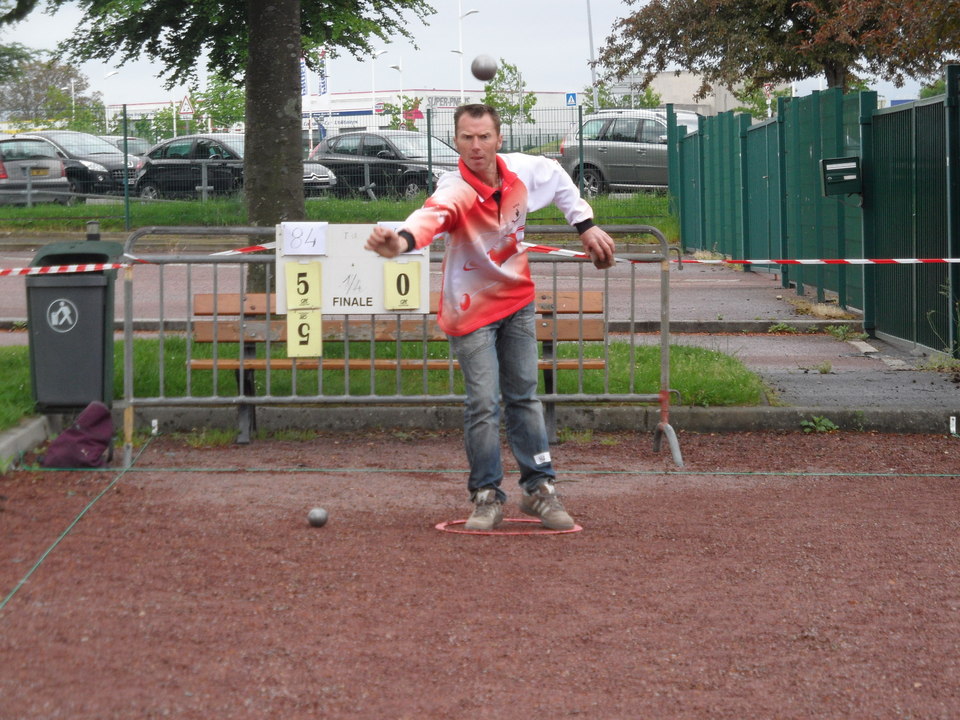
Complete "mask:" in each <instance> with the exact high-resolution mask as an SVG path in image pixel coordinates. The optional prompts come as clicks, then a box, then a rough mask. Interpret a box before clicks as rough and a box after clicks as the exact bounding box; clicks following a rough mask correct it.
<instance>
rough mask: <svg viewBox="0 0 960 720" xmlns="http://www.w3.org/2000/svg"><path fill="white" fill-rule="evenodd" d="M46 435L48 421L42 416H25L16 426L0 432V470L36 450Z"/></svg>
mask: <svg viewBox="0 0 960 720" xmlns="http://www.w3.org/2000/svg"><path fill="white" fill-rule="evenodd" d="M48 437H50V423H49V421H48V420H47V418H46V417H43V416H38V417H31V418H25V419H24V420H22V421H21V422H20V424H19V425H18V426H17V427H15V428H11V429H9V430H6V431H4V432H2V433H0V472H6V470H7V468H8V467H9V466H10V465H11V464H12V462H13V461H15V460H17V459H19V458H20V457H21V456H22V455H23V454H24V453H27V452H30V451H32V450H36V449H37V448H38V447H40V446H41V445H43V443H45V442H46V441H47V438H48Z"/></svg>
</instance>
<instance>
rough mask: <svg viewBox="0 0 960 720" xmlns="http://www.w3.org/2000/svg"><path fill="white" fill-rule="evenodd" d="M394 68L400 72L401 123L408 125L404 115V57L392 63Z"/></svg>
mask: <svg viewBox="0 0 960 720" xmlns="http://www.w3.org/2000/svg"><path fill="white" fill-rule="evenodd" d="M390 68H391V69H392V70H396V71H397V72H398V73H400V125H402V126H404V127H405V126H406V118H405V117H404V115H403V58H400V62H398V63H397V64H396V65H391V66H390Z"/></svg>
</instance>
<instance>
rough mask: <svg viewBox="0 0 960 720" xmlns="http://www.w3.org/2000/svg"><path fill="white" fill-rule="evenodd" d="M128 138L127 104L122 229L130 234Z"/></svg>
mask: <svg viewBox="0 0 960 720" xmlns="http://www.w3.org/2000/svg"><path fill="white" fill-rule="evenodd" d="M129 136H130V132H129V128H128V127H127V104H126V103H124V104H123V164H124V165H125V166H126V167H125V168H124V171H123V229H124V230H125V231H127V232H130V175H129V165H128V163H129V162H130V159H129V158H130V153H129V152H128V150H129V148H128V147H127V138H128V137H129Z"/></svg>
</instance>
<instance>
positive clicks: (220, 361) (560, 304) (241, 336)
mask: <svg viewBox="0 0 960 720" xmlns="http://www.w3.org/2000/svg"><path fill="white" fill-rule="evenodd" d="M438 305H439V295H438V294H437V293H432V294H431V297H430V308H431V315H429V316H423V315H413V316H409V317H400V319H399V320H397V319H394V317H393V316H392V315H391V316H390V318H389V319H388V318H387V316H385V315H381V316H378V319H376V320H375V321H373V322H371V320H370V318H367V317H363V316H343V315H334V316H324V318H323V325H322V334H323V343H324V346H325V347H326V345H327V344H328V343H343V342H345V341H348V342H350V343H353V344H356V343H358V342H364V341H366V342H369V341H370V340H371V339H372V340H373V341H375V342H390V343H395V342H397V341H411V342H423V341H426V342H444V343H445V342H447V336H446V334H445V333H444V332H443V331H442V330H440V328H439V327H438V326H437V323H436V311H437V307H438ZM536 307H537V313H538V315H539V317H538V318H537V339H538V340H539V341H540V342H541V343H542V347H543V353H542V356H541V359H540V360H539V363H538V364H539V368H540V370H541V371H543V374H544V386H545V387H546V389H547V392H548V393H553V392H555V391H556V373H555V371H556V370H578V371H579V370H602V369H604V368H605V367H606V361H605V360H604V359H602V358H558V357H557V356H556V345H557V343H559V342H588V341H602V340H603V339H604V337H605V320H604V316H603V314H604V297H603V293H602V292H601V291H598V290H590V291H584V292H583V293H580V292H578V291H558V292H557V293H554V292H552V291H537V293H536ZM191 339H192V341H193V342H194V343H206V344H220V343H236V344H238V347H239V348H241V349H240V350H239V351H238V353H237V355H236V356H233V357H226V356H224V355H223V354H222V353H220V352H219V348H218V352H217V354H216V355H215V357H212V358H191V359H190V361H189V366H190V369H191V370H194V371H213V370H218V371H219V370H226V371H234V372H235V373H236V376H237V384H238V388H239V390H240V394H241V395H243V396H255V395H256V386H255V373H256V372H257V371H263V370H267V369H268V368H269V369H270V371H271V372H273V371H283V370H293V369H294V368H296V369H297V370H298V371H299V370H351V371H354V370H361V371H363V370H372V371H380V370H389V371H397V370H401V371H407V370H419V371H423V370H424V369H426V370H449V369H450V368H451V367H457V363H456V360H452V359H446V358H444V359H429V358H428V359H424V358H360V357H349V358H329V357H323V358H287V357H283V358H275V357H257V347H258V346H262V345H264V344H265V343H267V342H268V341H269V342H270V343H272V344H277V345H282V346H284V347H285V346H286V341H287V322H286V318H285V316H282V315H277V314H276V296H275V295H271V296H270V297H269V307H268V297H267V295H265V294H263V293H250V294H247V295H245V296H244V298H243V300H242V302H241V296H240V295H239V294H238V293H220V294H216V295H215V294H213V293H198V294H196V295H194V296H193V318H192V319H191ZM544 406H545V418H546V421H547V428H548V433H549V435H550V439H551V441H554V440H555V439H556V408H555V406H554V403H544ZM254 407H255V406H254V405H253V404H252V403H249V404H248V403H243V404H241V405H240V406H239V417H238V423H239V434H238V437H237V442H238V443H248V442H250V437H251V435H252V433H253V432H254V431H255V429H256V415H255V410H254Z"/></svg>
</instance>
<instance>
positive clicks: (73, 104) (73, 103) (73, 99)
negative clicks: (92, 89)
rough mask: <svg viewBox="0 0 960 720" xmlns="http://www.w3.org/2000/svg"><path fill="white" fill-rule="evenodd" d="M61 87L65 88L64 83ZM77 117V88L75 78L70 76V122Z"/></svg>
mask: <svg viewBox="0 0 960 720" xmlns="http://www.w3.org/2000/svg"><path fill="white" fill-rule="evenodd" d="M63 89H64V90H66V89H67V86H66V85H64V86H63ZM76 117H77V89H76V80H75V79H73V78H70V122H73V121H74V120H75V119H76Z"/></svg>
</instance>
